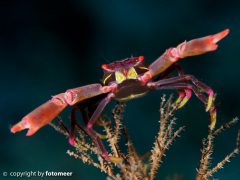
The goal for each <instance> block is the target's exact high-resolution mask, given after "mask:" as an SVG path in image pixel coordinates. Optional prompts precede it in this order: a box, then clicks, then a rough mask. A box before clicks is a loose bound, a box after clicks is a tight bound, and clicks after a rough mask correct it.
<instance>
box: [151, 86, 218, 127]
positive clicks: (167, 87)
mask: <svg viewBox="0 0 240 180" xmlns="http://www.w3.org/2000/svg"><path fill="white" fill-rule="evenodd" d="M151 87H152V88H154V89H158V90H160V89H178V90H179V89H191V90H193V92H194V93H195V95H196V96H197V97H198V98H199V99H200V100H201V101H202V102H203V103H205V104H207V103H208V100H207V98H206V97H205V96H204V95H203V94H202V93H201V92H199V91H198V89H197V88H196V87H195V86H193V85H191V84H187V83H173V84H165V85H160V84H159V83H157V82H155V83H151ZM186 97H187V98H188V99H189V98H190V97H191V95H190V96H189V95H188V94H187V96H186ZM212 108H213V109H214V110H213V111H212V112H209V114H212V115H211V117H212V118H211V121H212V122H211V129H213V128H214V127H215V124H216V118H217V114H216V113H217V112H216V109H215V107H214V106H212Z"/></svg>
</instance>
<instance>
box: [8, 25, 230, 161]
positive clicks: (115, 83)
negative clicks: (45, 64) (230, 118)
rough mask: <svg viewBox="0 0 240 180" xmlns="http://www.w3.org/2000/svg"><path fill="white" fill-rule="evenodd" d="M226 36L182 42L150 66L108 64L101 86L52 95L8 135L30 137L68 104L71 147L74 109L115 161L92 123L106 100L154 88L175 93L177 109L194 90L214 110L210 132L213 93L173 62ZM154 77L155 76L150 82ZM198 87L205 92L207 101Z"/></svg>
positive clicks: (137, 61)
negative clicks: (14, 134) (69, 109)
mask: <svg viewBox="0 0 240 180" xmlns="http://www.w3.org/2000/svg"><path fill="white" fill-rule="evenodd" d="M228 33H229V30H228V29H226V30H224V31H222V32H220V33H218V34H215V35H210V36H206V37H203V38H198V39H194V40H191V41H189V42H186V41H185V42H183V43H181V44H179V45H178V46H177V47H176V48H170V49H167V50H166V52H165V53H164V54H163V55H162V56H160V57H159V58H158V59H157V60H156V61H154V62H153V63H152V64H151V65H149V66H148V65H147V64H146V63H145V62H144V57H143V56H139V57H131V58H127V59H125V60H123V61H115V62H113V63H111V64H108V65H106V64H104V65H102V69H103V71H104V77H103V79H102V82H103V84H104V86H102V85H101V84H91V85H87V86H83V87H78V88H75V89H69V90H67V91H66V92H65V93H61V94H58V95H56V96H53V98H52V99H51V100H50V101H48V102H46V103H45V104H43V105H41V106H40V107H38V108H37V109H35V110H33V111H32V112H30V113H29V114H28V115H26V116H25V117H24V118H23V119H22V121H20V122H19V123H17V124H16V125H14V126H13V127H12V128H11V132H13V133H15V132H18V131H21V130H23V129H27V128H28V129H29V130H28V132H27V136H30V135H32V134H34V133H35V132H36V131H37V130H38V129H40V128H41V127H43V126H45V125H46V124H48V123H49V122H50V121H52V120H53V119H54V118H55V117H56V116H57V115H58V114H59V113H60V112H61V111H62V110H63V109H64V108H65V107H66V106H67V105H74V106H73V109H72V112H71V125H70V132H69V143H70V144H71V145H73V146H74V145H75V141H74V139H75V124H76V110H77V109H79V110H80V111H81V113H82V117H83V122H84V125H85V128H86V130H87V132H88V133H89V134H90V135H91V136H92V138H94V140H95V141H96V144H97V145H98V148H99V150H100V151H101V152H102V154H103V155H104V156H105V158H106V159H110V160H116V158H114V157H110V156H108V154H107V151H106V150H105V148H104V146H103V144H102V142H101V140H100V137H99V135H98V133H96V132H95V131H94V130H93V129H92V126H93V124H94V122H95V121H96V120H97V118H98V116H99V115H100V114H101V112H102V111H103V109H104V107H105V106H106V105H107V104H108V103H109V101H111V100H116V101H118V102H126V101H129V100H131V99H135V98H140V97H143V96H145V95H147V94H148V93H149V92H150V91H151V90H153V89H157V90H160V89H176V90H178V92H179V97H178V99H177V100H176V102H175V103H174V104H175V105H177V108H180V107H182V106H183V105H184V104H185V103H186V102H187V101H188V100H189V98H190V97H191V94H192V91H193V92H194V93H195V95H196V96H197V97H198V98H199V99H200V100H201V101H202V102H203V103H204V104H205V105H206V111H209V109H210V108H211V107H213V112H212V113H211V114H212V125H211V128H212V129H213V128H214V126H215V122H216V109H215V107H214V105H213V103H212V100H213V95H214V92H213V90H212V89H211V88H210V87H208V86H207V85H205V84H203V83H202V82H200V81H199V80H197V79H196V78H195V77H193V76H192V75H184V73H183V70H182V68H181V66H180V65H179V64H178V63H176V61H177V60H178V59H179V58H185V57H187V56H194V55H199V54H203V53H205V52H208V51H214V50H216V49H217V47H218V46H217V45H216V43H217V42H218V41H220V40H221V39H222V38H224V37H225V36H226V35H227V34H228ZM175 69H177V71H178V76H177V77H172V76H170V75H171V73H172V72H173V71H174V70H175ZM156 75H158V76H157V77H156V78H155V79H153V77H154V76H156ZM188 80H190V81H192V83H193V85H192V84H189V83H188ZM198 88H199V89H201V91H204V92H206V93H207V94H208V98H207V97H205V96H204V95H203V94H202V93H201V92H200V91H199V90H198ZM191 90H192V91H191ZM97 104H98V106H97V108H96V109H95V110H94V112H93V113H92V115H90V117H89V115H88V113H87V111H86V108H87V107H91V106H92V105H97Z"/></svg>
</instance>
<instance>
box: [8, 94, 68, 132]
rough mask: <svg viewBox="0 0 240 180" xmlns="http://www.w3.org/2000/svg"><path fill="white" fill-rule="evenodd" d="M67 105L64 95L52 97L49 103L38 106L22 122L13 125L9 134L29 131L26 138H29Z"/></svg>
mask: <svg viewBox="0 0 240 180" xmlns="http://www.w3.org/2000/svg"><path fill="white" fill-rule="evenodd" d="M67 105H68V104H67V103H66V101H65V99H64V93H62V94H58V95H56V96H53V98H52V99H51V100H50V101H48V102H46V103H44V104H43V105H41V106H39V107H38V108H36V109H35V110H33V111H32V112H30V113H29V114H28V115H26V116H25V117H24V118H23V119H22V121H20V122H19V123H17V124H16V125H14V126H13V127H12V128H11V132H12V133H15V132H18V131H21V130H23V129H29V130H28V132H27V136H31V135H33V134H34V133H35V132H36V131H37V130H39V129H40V128H41V127H43V126H45V125H46V124H48V123H49V122H50V121H52V120H53V119H54V118H55V117H56V116H57V115H58V114H59V113H60V112H61V111H62V110H63V109H64V108H65V107H66V106H67Z"/></svg>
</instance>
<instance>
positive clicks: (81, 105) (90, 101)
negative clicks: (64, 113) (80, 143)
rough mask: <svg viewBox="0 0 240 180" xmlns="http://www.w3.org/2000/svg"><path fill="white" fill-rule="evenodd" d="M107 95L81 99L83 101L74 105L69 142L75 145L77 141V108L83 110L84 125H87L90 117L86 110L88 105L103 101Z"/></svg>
mask: <svg viewBox="0 0 240 180" xmlns="http://www.w3.org/2000/svg"><path fill="white" fill-rule="evenodd" d="M106 96H107V95H106V94H103V95H98V96H96V97H93V98H90V99H86V100H84V101H81V102H79V103H77V104H76V105H74V107H73V108H72V112H71V124H70V132H69V143H70V144H71V145H72V146H75V141H74V139H75V125H76V122H77V117H76V110H77V109H79V110H80V111H81V114H82V119H83V123H84V126H85V127H87V124H88V121H89V118H88V113H87V111H86V107H89V106H92V105H95V104H97V103H99V102H101V101H102V100H103V99H104V98H106Z"/></svg>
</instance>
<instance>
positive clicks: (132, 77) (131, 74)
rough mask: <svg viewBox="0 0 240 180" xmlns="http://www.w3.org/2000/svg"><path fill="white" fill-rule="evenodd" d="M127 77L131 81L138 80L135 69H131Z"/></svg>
mask: <svg viewBox="0 0 240 180" xmlns="http://www.w3.org/2000/svg"><path fill="white" fill-rule="evenodd" d="M127 77H128V78H129V79H136V78H137V73H136V71H135V69H134V68H133V67H131V68H130V69H129V71H128V73H127Z"/></svg>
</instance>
